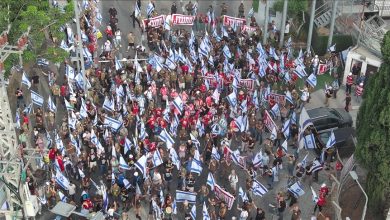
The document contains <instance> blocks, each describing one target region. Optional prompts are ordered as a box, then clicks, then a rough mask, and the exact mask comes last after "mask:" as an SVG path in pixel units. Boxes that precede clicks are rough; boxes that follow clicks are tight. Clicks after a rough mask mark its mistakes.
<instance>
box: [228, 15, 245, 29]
mask: <svg viewBox="0 0 390 220" xmlns="http://www.w3.org/2000/svg"><path fill="white" fill-rule="evenodd" d="M245 23H246V21H245V19H244V18H235V17H230V16H227V15H224V16H223V26H230V27H233V26H243V25H245Z"/></svg>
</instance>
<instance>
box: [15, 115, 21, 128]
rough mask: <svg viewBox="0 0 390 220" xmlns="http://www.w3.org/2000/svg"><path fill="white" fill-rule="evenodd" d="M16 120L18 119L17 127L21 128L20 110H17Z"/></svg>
mask: <svg viewBox="0 0 390 220" xmlns="http://www.w3.org/2000/svg"><path fill="white" fill-rule="evenodd" d="M15 121H16V122H15V125H16V128H17V129H20V114H19V111H16V115H15Z"/></svg>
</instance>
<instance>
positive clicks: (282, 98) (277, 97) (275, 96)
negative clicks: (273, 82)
mask: <svg viewBox="0 0 390 220" xmlns="http://www.w3.org/2000/svg"><path fill="white" fill-rule="evenodd" d="M270 99H273V100H274V101H275V102H277V103H279V104H282V105H284V104H286V96H285V95H280V94H276V93H271V94H269V95H268V100H270Z"/></svg>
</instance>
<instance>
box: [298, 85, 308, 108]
mask: <svg viewBox="0 0 390 220" xmlns="http://www.w3.org/2000/svg"><path fill="white" fill-rule="evenodd" d="M300 91H301V92H302V94H301V100H300V108H299V112H301V111H302V108H303V107H304V106H305V104H306V103H307V102H308V101H309V98H310V93H309V89H308V88H307V87H306V86H305V88H303V90H300Z"/></svg>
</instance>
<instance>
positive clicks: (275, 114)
mask: <svg viewBox="0 0 390 220" xmlns="http://www.w3.org/2000/svg"><path fill="white" fill-rule="evenodd" d="M270 113H271V114H272V116H273V118H277V117H279V116H280V108H279V104H278V103H276V104H275V105H274V106H273V107H272V108H271V112H270Z"/></svg>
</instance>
